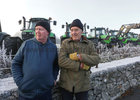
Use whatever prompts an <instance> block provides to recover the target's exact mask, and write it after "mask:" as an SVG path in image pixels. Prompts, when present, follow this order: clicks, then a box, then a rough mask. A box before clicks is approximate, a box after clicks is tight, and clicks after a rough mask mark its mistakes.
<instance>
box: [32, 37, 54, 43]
mask: <svg viewBox="0 0 140 100" xmlns="http://www.w3.org/2000/svg"><path fill="white" fill-rule="evenodd" d="M32 40H33V41H34V42H36V43H37V44H39V45H47V44H49V43H51V40H50V39H49V38H48V39H47V42H46V43H45V44H43V43H41V42H39V41H37V39H36V38H33V39H32Z"/></svg>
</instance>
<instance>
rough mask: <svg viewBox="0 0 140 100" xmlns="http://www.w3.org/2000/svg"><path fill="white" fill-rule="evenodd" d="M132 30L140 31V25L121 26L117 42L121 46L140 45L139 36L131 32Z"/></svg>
mask: <svg viewBox="0 0 140 100" xmlns="http://www.w3.org/2000/svg"><path fill="white" fill-rule="evenodd" d="M131 29H140V23H136V24H124V25H122V26H121V28H120V30H119V31H118V33H117V40H118V43H119V45H125V44H127V43H132V44H133V45H139V44H140V38H139V37H138V34H135V33H133V32H129V31H130V30H131Z"/></svg>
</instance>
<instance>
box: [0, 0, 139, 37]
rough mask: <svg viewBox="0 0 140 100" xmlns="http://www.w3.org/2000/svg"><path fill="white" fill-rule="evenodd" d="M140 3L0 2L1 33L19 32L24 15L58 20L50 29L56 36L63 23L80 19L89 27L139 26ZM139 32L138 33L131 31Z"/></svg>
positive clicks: (81, 0)
mask: <svg viewBox="0 0 140 100" xmlns="http://www.w3.org/2000/svg"><path fill="white" fill-rule="evenodd" d="M139 4H140V0H0V21H1V24H2V29H3V32H7V33H8V34H11V35H14V34H15V33H16V32H18V31H20V29H21V28H22V26H21V25H18V21H19V20H20V19H22V16H25V17H26V18H27V19H29V18H31V17H44V18H49V17H52V19H54V20H56V21H57V26H52V30H53V32H54V33H56V35H57V36H60V35H62V34H63V33H64V32H65V29H62V28H61V25H62V24H65V23H66V22H68V23H71V22H72V20H73V19H76V18H79V19H81V21H82V22H83V23H87V24H88V25H89V26H90V28H94V27H106V28H109V29H119V28H120V27H121V25H122V24H129V23H140V13H139V11H140V6H139ZM132 31H136V32H139V33H140V30H132Z"/></svg>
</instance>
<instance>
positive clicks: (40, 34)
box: [35, 26, 49, 42]
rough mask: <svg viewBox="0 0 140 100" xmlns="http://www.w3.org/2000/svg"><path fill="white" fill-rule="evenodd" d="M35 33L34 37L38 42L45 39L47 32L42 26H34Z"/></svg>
mask: <svg viewBox="0 0 140 100" xmlns="http://www.w3.org/2000/svg"><path fill="white" fill-rule="evenodd" d="M35 34H36V39H37V40H38V41H39V42H43V41H45V40H47V38H48V35H49V32H48V31H47V30H46V29H45V28H44V27H42V26H36V27H35Z"/></svg>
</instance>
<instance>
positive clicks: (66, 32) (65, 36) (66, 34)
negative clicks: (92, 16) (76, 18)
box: [60, 22, 70, 43]
mask: <svg viewBox="0 0 140 100" xmlns="http://www.w3.org/2000/svg"><path fill="white" fill-rule="evenodd" d="M65 27H66V31H65V34H64V35H62V36H60V41H61V43H62V42H63V40H65V39H67V38H70V24H68V23H67V22H66V25H62V28H65Z"/></svg>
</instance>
